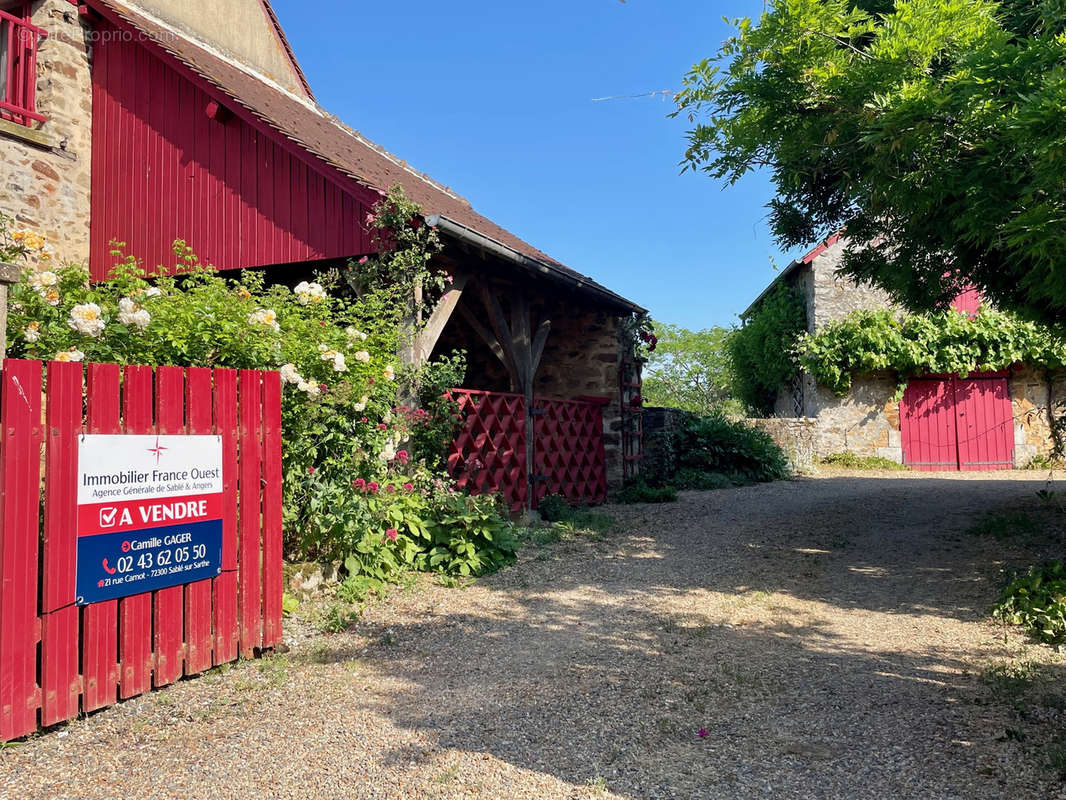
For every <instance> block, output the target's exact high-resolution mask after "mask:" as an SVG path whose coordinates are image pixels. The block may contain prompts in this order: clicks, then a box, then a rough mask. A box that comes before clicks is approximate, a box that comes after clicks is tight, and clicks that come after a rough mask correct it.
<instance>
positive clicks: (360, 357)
mask: <svg viewBox="0 0 1066 800" xmlns="http://www.w3.org/2000/svg"><path fill="white" fill-rule="evenodd" d="M352 358H354V359H355V360H356V361H361V362H362V363H364V364H366V363H367V362H368V361H370V353H368V352H367V351H366V350H360V351H359V352H358V353H356V354H355V355H354V356H352Z"/></svg>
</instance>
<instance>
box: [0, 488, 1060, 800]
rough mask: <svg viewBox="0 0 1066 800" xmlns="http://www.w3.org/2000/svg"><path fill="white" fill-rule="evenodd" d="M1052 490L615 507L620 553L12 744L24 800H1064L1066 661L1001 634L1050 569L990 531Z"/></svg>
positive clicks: (9, 764) (595, 541) (379, 623)
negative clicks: (977, 528)
mask: <svg viewBox="0 0 1066 800" xmlns="http://www.w3.org/2000/svg"><path fill="white" fill-rule="evenodd" d="M1040 477H1041V476H1039V475H1034V474H1032V473H1029V474H1025V473H1021V474H1008V475H1005V476H990V475H973V474H971V475H969V476H950V477H947V478H945V477H914V476H910V475H873V476H871V475H864V476H853V475H848V474H846V473H838V474H832V475H825V476H822V477H819V478H815V479H803V480H798V481H794V482H790V483H777V484H772V485H766V486H757V487H750V488H745V489H735V490H726V491H718V492H704V493H697V492H693V493H686V494H683V495H682V498H681V500H680V501H679V502H678V503H676V504H670V505H663V506H630V507H612V508H609V509H608V511H609V512H610V513H612V514H613V515H615V516H616V518H617V519H618V521H619V526H618V529H617V530H616V531H615V532H613V533H609V534H606V535H604V536H599V537H593V536H589V535H585V534H581V535H575V536H573V537H571V538H569V539H566V540H564V541H562V542H559V543H557V544H555V545H552V546H551V547H550V548H539V547H535V546H531V547H529V548H527V550H525V551H524V553H523V558H522V560H521V563H520V564H519V565H517V566H516V567H514V568H512V569H509V570H506V571H504V572H502V573H500V574H498V575H495V576H493V577H490V578H487V579H484V580H482V581H479V582H477V583H476V584H475V585H473V586H471V587H469V588H466V589H456V588H444V587H442V586H439V585H437V584H436V583H435V582H433V581H432V580H431V579H428V578H427V579H424V580H422V581H421V582H420V583H418V584H417V585H415V586H413V587H411V588H409V589H407V590H406V591H399V592H397V593H396V594H394V595H393V596H392V597H390V598H389V599H388V600H387V601H386V602H384V603H379V604H376V605H374V606H372V607H371V608H370V609H368V611H367V613H366V614H365V615H364V618H363V620H362V621H361V622H360V623H359V625H358V626H357V627H356V628H355V629H354V630H353V631H351V632H348V633H344V634H337V635H333V636H325V635H308V636H302V637H300V638H299V639H298V641H296V642H295V645H294V647H293V649H292V651H291V652H290V653H288V654H285V655H280V656H274V657H270V658H267V659H263V660H261V661H259V662H244V663H241V664H239V665H236V666H234V667H232V668H229V669H225V670H215V671H213V672H212V673H210V674H208V675H206V676H204V677H201V678H199V679H197V680H190V681H184V682H182V683H181V684H179V685H177V686H174V687H171V688H169V689H166V690H164V691H161V692H156V693H154V694H152V695H149V696H146V697H143V698H139V699H136V700H133V701H130V702H126V703H122V704H120V705H118V706H116V707H114V708H111V709H108V710H105V711H103V712H100V713H97V714H94V715H92V716H91V717H89V718H87V719H81V720H78V721H76V722H74V723H72V724H70V725H68V726H65V727H61V728H58V729H55V730H53V731H50V732H47V733H45V734H44V735H41V736H38V737H35V738H32V739H30V740H29V741H27V742H25V743H21V744H18V745H16V746H13V747H9V748H6V749H4V750H3V751H2V752H0V797H3V798H18V799H19V800H28V799H29V798H74V797H77V798H171V797H192V798H216V797H217V798H226V799H227V800H228V799H229V798H244V797H266V798H275V797H278V798H281V797H284V798H301V800H302V799H303V798H329V799H330V800H332V798H413V799H416V798H486V800H496V799H498V798H528V800H548V799H550V798H599V797H602V798H632V799H633V800H636V799H637V798H641V799H643V798H709V799H718V798H916V799H917V798H921V799H922V800H930V799H932V798H965V800H975V799H976V798H1004V797H1019V798H1026V800H1038V799H1039V798H1058V797H1066V784H1063V783H1062V782H1061V780H1060V775H1059V774H1058V773H1057V772H1056V771H1055V770H1052V769H1049V768H1048V767H1047V766H1046V765H1047V763H1048V761H1049V759H1050V758H1053V757H1054V753H1055V752H1056V751H1055V750H1054V747H1055V743H1054V741H1053V740H1054V736H1055V735H1056V732H1061V731H1063V730H1064V729H1066V717H1064V716H1063V711H1062V709H1063V708H1064V707H1066V682H1064V681H1063V673H1064V671H1066V670H1064V668H1066V657H1064V656H1062V655H1060V654H1057V653H1055V652H1053V651H1051V650H1050V649H1048V648H1045V647H1038V646H1034V645H1029V644H1027V643H1026V642H1025V641H1024V639H1022V638H1021V637H1019V636H1018V635H1017V634H1016V633H1014V632H1013V631H1005V630H1004V629H1002V628H1000V627H996V626H993V625H992V624H990V623H988V622H986V621H985V619H984V618H985V613H986V611H987V609H988V607H989V605H990V603H991V602H992V601H993V600H994V599H995V596H996V594H997V591H998V586H999V581H1000V580H1001V575H1000V570H1002V569H1004V568H1006V567H1009V566H1011V565H1013V564H1015V563H1023V562H1024V560H1025V559H1027V558H1032V557H1033V555H1034V554H1033V553H1030V552H1027V551H1026V549H1025V547H1024V546H1021V545H1019V544H1018V543H1015V542H1010V541H1008V542H1001V541H998V540H996V539H995V538H993V537H991V536H975V535H972V534H969V533H965V530H966V529H967V528H968V527H969V526H970V525H971V524H972V523H973V522H974V521H975V520H976V519H979V518H980V517H981V515H982V513H983V510H984V509H987V508H989V507H998V506H1004V505H1010V504H1016V503H1037V502H1039V501H1037V500H1036V497H1035V492H1036V490H1038V489H1040V488H1042V487H1043V482H1042V481H1040V480H1039V478H1040ZM1034 479H1035V480H1034ZM294 635H298V629H297V628H295V627H294ZM1041 687H1043V688H1041ZM1048 687H1050V688H1048ZM1056 687H1057V690H1058V691H1059V692H1060V694H1059V695H1055V694H1054V691H1055V689H1056ZM1045 689H1046V690H1047V691H1050V692H1051V694H1048V693H1047V691H1044V690H1045ZM1039 692H1044V693H1043V694H1039V697H1038V696H1037V694H1034V693H1039ZM700 729H703V730H704V731H705V733H706V735H705V736H703V737H701V736H699V735H698V731H700ZM1061 744H1062V745H1063V747H1064V748H1066V741H1064V742H1062V743H1061ZM1063 753H1064V754H1066V749H1064V750H1063ZM1049 754H1050V755H1049ZM1063 757H1064V758H1066V755H1064V756H1063Z"/></svg>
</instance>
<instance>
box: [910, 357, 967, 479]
mask: <svg viewBox="0 0 1066 800" xmlns="http://www.w3.org/2000/svg"><path fill="white" fill-rule="evenodd" d="M899 416H900V435H901V437H902V439H903V462H904V463H905V464H907V465H908V466H909V467H911V468H913V469H917V470H923V471H926V472H935V471H937V470H945V469H958V468H959V449H958V439H957V437H956V433H955V425H956V420H955V387H954V385H953V381H952V379H951V378H916V379H915V380H912V381H911V382H910V383H909V384H907V390H906V391H905V392H904V393H903V400H902V402H901V403H900V415H899Z"/></svg>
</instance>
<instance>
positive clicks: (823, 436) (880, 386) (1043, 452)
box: [755, 239, 1066, 466]
mask: <svg viewBox="0 0 1066 800" xmlns="http://www.w3.org/2000/svg"><path fill="white" fill-rule="evenodd" d="M845 246H846V241H845V240H844V239H840V240H838V241H837V242H835V243H834V244H832V245H831V246H829V247H828V248H827V249H826V250H825V251H823V252H822V253H821V254H819V255H818V256H817V257H815V258H814V259H813V260H812V261H811V263H810V264H806V265H802V266H801V267H800V268H799V269H797V270H796V271H795V272H794V273H793V274H791V275H789V276H788V278H787V279H788V280H790V281H791V282H792V283H793V285H795V286H796V287H797V288H799V290H800V291H801V292H802V294H803V296H804V297H805V298H806V302H807V327H808V330H809V331H810V332H812V333H816V332H818V331H820V330H822V329H824V328H825V327H826V326H827V325H829V324H830V323H833V322H836V321H839V320H842V319H844V318H845V317H847V316H848V315H849V314H851V313H852V312H853V311H859V310H876V309H886V308H887V309H891V308H894V307H895V306H894V304H893V303H892V300H891V299H890V298H889V296H888V294H887V293H885V292H884V291H882V290H881V289H878V288H875V287H871V286H860V285H858V284H856V283H855V282H854V281H852V280H850V279H848V278H844V277H841V276H839V275H837V274H836V270H837V268H838V267H839V266H840V263H841V260H842V258H843V254H844V248H845ZM1008 385H1009V387H1010V396H1011V408H1012V412H1013V418H1014V445H1015V446H1014V462H1015V464H1016V465H1017V466H1025V465H1027V464H1029V463H1030V462H1031V461H1032V460H1033V459H1034V458H1037V457H1043V456H1048V455H1050V454H1051V452H1052V450H1053V449H1054V441H1053V436H1052V426H1053V421H1054V420H1058V419H1063V418H1064V415H1066V372H1061V373H1057V374H1053V375H1046V374H1044V372H1043V371H1041V370H1035V369H1032V368H1030V367H1027V366H1024V365H1016V366H1015V367H1014V368H1013V369H1012V370H1011V375H1010V378H1009V381H1008ZM898 391H899V389H898V385H897V381H896V377H895V375H894V374H892V373H888V372H884V373H874V374H870V375H859V376H855V378H854V380H853V382H852V389H851V391H850V392H849V393H848V394H847V396H845V397H837V396H836V395H835V394H833V393H832V392H831V391H829V390H828V389H826V388H825V387H824V386H819V385H818V384H817V383H816V382H815V381H814V379H813V378H811V376H810V375H807V374H803V375H801V376H800V377H799V379H798V380H797V381H796V382H795V384H794V385H792V386H786V387H782V390H781V391H780V392H779V393H778V398H777V403H776V405H775V409H774V412H775V418H776V419H771V420H756V421H755V422H756V424H758V425H760V427H763V428H764V429H766V430H768V431H769V432H770V433H771V435H774V437H775V438H776V439H778V441H779V443H781V444H782V445H783V446H791V445H793V444H794V443H795V441H796V431H795V430H793V429H792V427H790V426H788V425H785V426H782V424H781V423H779V422H778V420H785V419H795V420H803V426H802V427H803V430H804V434H803V437H802V438H804V440H805V441H806V439H807V438H808V432H809V441H810V443H811V447H812V448H813V452H814V455H815V456H816V457H818V458H824V457H825V456H828V455H832V454H834V453H844V452H848V453H854V454H856V455H861V456H879V457H881V458H886V459H888V460H890V461H896V462H902V461H903V443H902V437H901V435H900V403H899V399H898V396H897V395H898Z"/></svg>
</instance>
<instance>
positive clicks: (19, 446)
mask: <svg viewBox="0 0 1066 800" xmlns="http://www.w3.org/2000/svg"><path fill="white" fill-rule="evenodd" d="M0 376H2V377H0V387H2V388H0V522H2V524H3V529H2V533H0V740H5V741H6V740H9V739H13V738H17V737H19V736H25V735H26V734H29V733H32V732H33V731H34V730H36V728H37V727H38V725H53V724H55V723H57V722H61V721H63V720H67V719H71V718H72V717H74V716H76V715H77V714H78V712H79V710H80V711H92V710H94V709H98V708H102V707H104V706H107V705H110V704H112V703H114V702H115V701H116V699H118V698H123V699H124V698H127V697H133V696H135V695H138V694H141V693H143V692H145V691H148V690H149V689H151V688H152V687H153V686H163V685H166V684H168V683H173V682H174V681H176V680H177V679H178V678H180V677H181V676H182V675H194V674H197V673H200V672H203V671H204V670H206V669H209V668H210V667H212V666H213V665H216V664H221V663H224V662H227V661H232V660H234V659H235V658H237V656H238V654H239V655H242V656H249V655H252V654H253V653H254V651H255V649H256V648H263V647H272V646H274V645H276V644H278V643H279V642H280V641H281V598H282V575H281V547H282V538H281V380H280V376H279V375H278V373H276V372H260V371H255V370H240V371H237V370H229V369H216V370H211V369H206V368H195V367H190V368H188V369H186V368H182V367H157V368H156V369H154V370H153V368H152V367H137V366H128V367H125V368H124V369H123V368H120V367H119V366H117V365H115V364H89V365H88V368H87V370H86V374H83V368H82V365H81V364H77V363H56V362H52V363H50V364H49V365H48V368H47V374H46V375H45V370H44V368H43V365H42V364H41V363H40V362H36V361H16V360H12V359H8V360H7V361H6V362H4V370H3V372H2V373H0ZM45 383H46V384H47V389H46V392H45V393H44V394H42V387H43V386H44V384H45ZM83 401H84V402H83ZM42 413H43V414H44V415H45V416H44V418H42ZM42 422H43V423H44V424H43V426H42ZM82 432H86V433H131V434H132V433H142V434H143V433H161V434H182V433H188V434H218V435H220V436H221V438H222V446H223V481H224V486H223V492H224V494H223V497H224V521H223V543H222V572H221V574H219V575H218V577H216V578H213V579H211V580H203V581H199V582H197V583H190V584H186V585H184V586H176V587H171V588H167V589H160V590H158V591H154V592H149V593H144V594H139V595H134V596H131V597H123V598H121V599H118V600H110V601H106V602H100V603H93V604H91V605H87V606H84V607H79V606H76V605H75V584H74V580H75V555H76V525H75V519H76V513H77V491H76V483H77V457H78V456H77V454H78V442H77V437H78V435H79V434H81V433H82ZM42 447H43V450H44V452H43V459H42ZM42 483H43V488H44V495H43V496H44V509H43V510H44V514H43V526H42V525H41V487H42ZM38 575H40V587H39V589H38ZM38 644H40V654H39V656H38ZM38 710H39V711H40V717H39V719H38Z"/></svg>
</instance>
